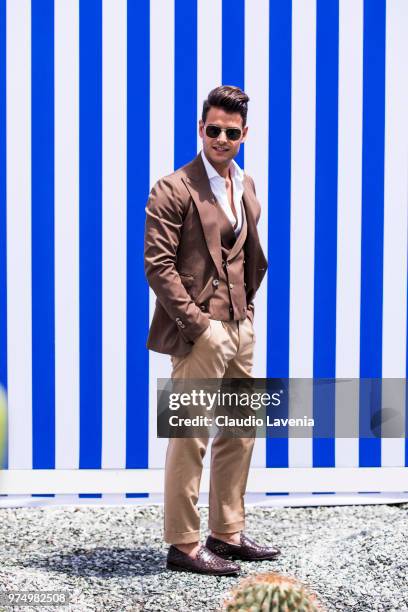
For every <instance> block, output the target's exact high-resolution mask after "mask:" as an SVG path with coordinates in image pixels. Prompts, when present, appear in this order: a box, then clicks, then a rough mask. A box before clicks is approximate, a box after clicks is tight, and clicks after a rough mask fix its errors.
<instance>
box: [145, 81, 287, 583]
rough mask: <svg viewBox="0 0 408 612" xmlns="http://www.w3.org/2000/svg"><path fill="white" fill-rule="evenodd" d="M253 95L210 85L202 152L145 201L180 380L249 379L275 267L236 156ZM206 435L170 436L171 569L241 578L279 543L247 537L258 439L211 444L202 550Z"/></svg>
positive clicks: (155, 346)
mask: <svg viewBox="0 0 408 612" xmlns="http://www.w3.org/2000/svg"><path fill="white" fill-rule="evenodd" d="M248 101H249V98H248V96H247V95H246V94H245V93H244V92H243V91H242V90H241V89H239V88H238V87H232V86H222V87H217V88H216V89H213V90H212V91H211V92H210V93H209V95H208V98H207V100H205V101H204V104H203V111H202V118H201V120H200V122H199V133H200V137H201V138H202V141H203V148H202V151H201V152H200V153H199V154H198V155H197V157H196V158H195V159H193V160H192V161H191V162H190V163H188V164H187V165H185V166H183V167H182V168H180V169H179V170H177V171H176V172H174V173H173V174H170V175H169V176H166V177H164V178H162V179H160V180H159V181H158V182H157V183H156V184H155V185H154V187H153V189H152V191H151V193H150V196H149V200H148V203H147V206H146V226H145V250H144V256H145V272H146V277H147V280H148V282H149V285H150V286H151V287H152V289H153V291H154V292H155V294H156V296H157V300H156V308H155V312H154V316H153V320H152V323H151V327H150V332H149V336H148V340H147V347H148V348H149V349H151V350H153V351H157V352H160V353H167V354H169V355H171V361H172V378H173V379H174V378H184V379H189V378H224V377H225V378H251V376H252V374H251V371H252V365H253V353H254V343H255V333H254V328H253V317H254V303H253V300H254V297H255V293H256V291H257V289H258V287H259V285H260V283H261V281H262V279H263V277H264V275H265V272H266V268H267V261H266V259H265V256H264V254H263V252H262V248H261V246H260V243H259V236H258V232H257V229H256V225H257V223H258V220H259V216H260V205H259V202H258V200H257V199H256V195H255V186H254V182H253V180H252V178H251V177H249V176H248V175H246V174H245V173H244V172H243V171H242V170H241V168H240V167H239V166H238V165H237V164H236V162H235V161H233V160H234V157H236V155H237V154H238V152H239V149H240V145H241V143H242V142H244V141H245V140H246V137H247V132H248V127H247V126H246V119H247V105H248ZM207 443H208V438H170V439H169V443H168V448H167V455H166V466H165V491H164V539H165V541H166V542H167V543H169V544H171V546H170V548H169V551H168V557H167V567H168V568H169V569H175V570H186V571H195V572H201V573H207V574H214V575H226V574H234V573H238V572H239V570H240V567H239V565H237V564H236V563H233V562H232V561H229V560H228V559H229V558H230V557H232V558H235V559H245V560H255V559H257V560H259V559H274V558H275V557H276V556H277V555H278V554H279V553H280V551H279V550H278V549H277V548H276V547H270V548H266V547H264V546H260V545H258V544H257V543H255V542H254V541H252V540H251V539H249V538H248V536H246V535H245V534H244V533H243V530H244V519H245V512H244V494H245V490H246V483H247V477H248V471H249V465H250V461H251V455H252V450H253V445H254V438H253V437H247V438H228V437H225V436H222V435H218V434H217V436H216V437H215V438H214V440H213V443H212V449H211V478H210V480H211V484H210V493H209V527H210V529H211V535H210V536H209V537H208V539H207V542H206V546H200V543H199V540H200V519H199V514H198V510H197V507H196V504H197V499H198V495H199V485H200V479H201V474H202V466H203V464H202V461H203V457H204V455H205V452H206V447H207Z"/></svg>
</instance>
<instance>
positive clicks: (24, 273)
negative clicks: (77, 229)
mask: <svg viewBox="0 0 408 612" xmlns="http://www.w3.org/2000/svg"><path fill="white" fill-rule="evenodd" d="M6 11H7V282H8V285H7V315H8V320H7V327H8V338H7V355H8V401H9V467H10V468H13V469H26V468H31V466H32V355H31V347H32V331H31V320H32V319H31V4H30V2H29V0H21V1H20V2H14V1H13V0H11V1H10V0H9V1H8V2H7V7H6Z"/></svg>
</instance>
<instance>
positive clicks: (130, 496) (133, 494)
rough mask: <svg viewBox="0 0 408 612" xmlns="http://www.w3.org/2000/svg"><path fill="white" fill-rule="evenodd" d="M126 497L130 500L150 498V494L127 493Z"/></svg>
mask: <svg viewBox="0 0 408 612" xmlns="http://www.w3.org/2000/svg"><path fill="white" fill-rule="evenodd" d="M126 497H127V498H129V499H132V498H135V497H149V493H126Z"/></svg>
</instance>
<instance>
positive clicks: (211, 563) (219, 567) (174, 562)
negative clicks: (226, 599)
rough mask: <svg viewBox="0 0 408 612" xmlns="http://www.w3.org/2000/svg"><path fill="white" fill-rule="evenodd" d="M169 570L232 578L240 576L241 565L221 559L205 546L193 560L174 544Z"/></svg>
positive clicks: (168, 554)
mask: <svg viewBox="0 0 408 612" xmlns="http://www.w3.org/2000/svg"><path fill="white" fill-rule="evenodd" d="M167 569H170V570H175V571H176V572H196V573H198V574H209V575H211V576H230V575H232V574H239V573H240V571H241V568H240V566H239V565H237V564H236V563H232V562H231V561H225V559H221V558H220V557H218V556H217V555H216V554H214V553H213V552H211V551H210V550H208V548H206V547H205V546H201V548H200V550H199V551H198V553H197V555H196V557H195V559H193V558H192V557H190V556H189V555H187V554H186V553H183V552H182V551H181V550H179V549H178V548H176V547H175V546H174V545H173V544H172V545H171V546H170V548H169V551H168V553H167Z"/></svg>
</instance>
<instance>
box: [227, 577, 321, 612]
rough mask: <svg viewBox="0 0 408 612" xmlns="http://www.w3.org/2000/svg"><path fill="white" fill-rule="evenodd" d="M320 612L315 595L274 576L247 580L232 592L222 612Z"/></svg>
mask: <svg viewBox="0 0 408 612" xmlns="http://www.w3.org/2000/svg"><path fill="white" fill-rule="evenodd" d="M236 611H242V612H244V611H246V612H291V611H293V612H323V608H322V607H320V606H319V604H318V602H317V599H316V597H315V595H314V594H312V593H309V592H308V591H307V590H306V589H305V587H304V586H303V585H302V584H300V583H299V582H297V581H296V580H295V579H293V578H290V577H288V576H281V575H279V574H276V573H269V574H258V575H255V576H249V577H248V578H246V579H245V580H243V581H241V582H240V583H239V584H238V586H237V587H236V588H235V589H233V591H231V593H230V594H229V595H228V596H227V599H226V600H225V601H224V607H223V612H236Z"/></svg>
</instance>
